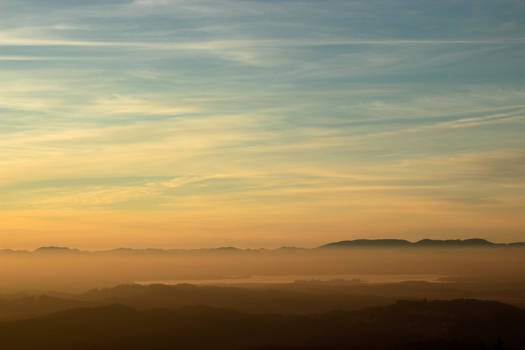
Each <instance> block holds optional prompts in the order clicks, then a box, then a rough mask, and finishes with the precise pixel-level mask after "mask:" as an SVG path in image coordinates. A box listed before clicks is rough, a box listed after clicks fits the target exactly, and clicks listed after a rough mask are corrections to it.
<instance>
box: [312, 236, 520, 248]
mask: <svg viewBox="0 0 525 350" xmlns="http://www.w3.org/2000/svg"><path fill="white" fill-rule="evenodd" d="M341 247H344V248H348V247H356V248H358V247H359V248H361V247H525V242H514V243H494V242H490V241H487V240H486V239H482V238H470V239H445V240H441V239H422V240H420V241H416V242H410V241H407V240H404V239H355V240H350V241H339V242H332V243H327V244H324V245H322V246H320V247H319V248H341Z"/></svg>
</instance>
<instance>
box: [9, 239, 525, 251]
mask: <svg viewBox="0 0 525 350" xmlns="http://www.w3.org/2000/svg"><path fill="white" fill-rule="evenodd" d="M388 247H391V248H396V247H429V248H432V247H436V248H438V247H480V248H481V247H524V248H525V242H510V243H494V242H491V241H488V240H486V239H482V238H469V239H428V238H425V239H422V240H419V241H416V242H410V241H408V240H405V239H354V240H345V241H338V242H330V243H326V244H323V245H321V246H319V247H317V248H301V247H290V246H287V247H280V248H276V249H267V248H236V247H217V248H200V249H162V248H138V249H136V248H115V249H109V250H94V251H88V250H80V249H76V248H69V247H61V246H45V247H40V248H37V249H35V250H32V251H31V250H14V249H0V254H33V253H35V254H56V253H58V254H123V255H128V254H175V253H177V254H188V253H217V254H221V253H250V252H294V251H305V250H315V249H324V248H388Z"/></svg>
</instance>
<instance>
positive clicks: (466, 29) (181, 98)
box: [0, 0, 525, 249]
mask: <svg viewBox="0 0 525 350" xmlns="http://www.w3.org/2000/svg"><path fill="white" fill-rule="evenodd" d="M524 62H525V2H523V1H520V0H516V1H505V0H492V1H485V0H465V1H452V0H442V1H415V0H414V1H412V0H396V1H393V0H384V1H380V0H366V1H365V0H356V1H332V0H326V1H307V0H305V1H298V0H297V1H296V0H290V1H286V0H285V1H273V0H268V1H255V0H253V1H250V0H244V1H241V0H214V1H201V0H119V1H111V0H104V1H102V0H75V1H73V0H70V1H65V0H45V1H42V0H16V1H15V0H0V222H1V224H0V248H2V247H3V248H7V247H9V248H24V249H25V248H36V247H39V246H42V245H64V246H72V247H78V248H86V249H99V248H113V247H122V246H125V247H160V248H168V247H169V248H195V247H215V246H230V245H233V246H238V247H279V246H289V245H294V246H304V247H311V246H316V245H319V244H323V243H326V242H329V241H336V240H343V239H355V238H403V239H409V240H417V239H421V238H435V239H448V238H471V237H482V238H486V239H489V240H492V241H496V242H508V241H525V214H524V213H525V137H524V135H525V118H524V117H525V64H524Z"/></svg>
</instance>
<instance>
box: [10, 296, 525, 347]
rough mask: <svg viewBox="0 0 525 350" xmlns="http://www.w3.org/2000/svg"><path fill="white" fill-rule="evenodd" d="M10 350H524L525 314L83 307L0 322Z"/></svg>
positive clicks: (461, 308) (453, 308)
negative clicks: (297, 312) (284, 313)
mask: <svg viewBox="0 0 525 350" xmlns="http://www.w3.org/2000/svg"><path fill="white" fill-rule="evenodd" d="M0 341H1V343H0V347H1V348H5V349H55V350H60V349H349V348H352V349H521V348H522V347H521V346H522V345H523V344H525V311H523V310H521V309H518V308H514V307H512V306H508V305H505V304H501V303H497V302H488V301H477V300H453V301H431V302H424V301H420V302H414V301H403V302H397V303H396V304H393V305H390V306H385V307H376V308H371V309H364V310H358V311H350V312H331V313H325V314H317V315H302V316H297V315H296V316H282V315H277V314H248V313H241V312H237V311H233V310H228V309H215V308H210V307H205V306H193V307H184V308H181V309H177V310H167V309H152V310H144V311H137V310H135V309H133V308H130V307H127V306H122V305H111V306H106V307H100V308H79V309H73V310H69V311H65V312H61V313H57V314H53V315H50V316H46V317H42V318H38V319H31V320H23V321H10V322H1V323H0Z"/></svg>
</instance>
